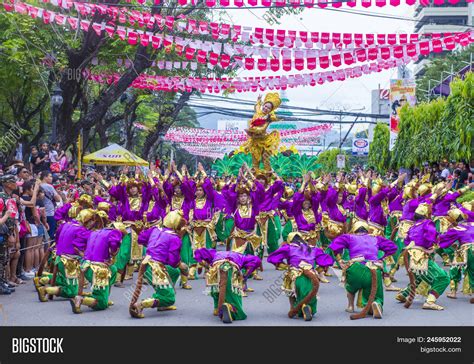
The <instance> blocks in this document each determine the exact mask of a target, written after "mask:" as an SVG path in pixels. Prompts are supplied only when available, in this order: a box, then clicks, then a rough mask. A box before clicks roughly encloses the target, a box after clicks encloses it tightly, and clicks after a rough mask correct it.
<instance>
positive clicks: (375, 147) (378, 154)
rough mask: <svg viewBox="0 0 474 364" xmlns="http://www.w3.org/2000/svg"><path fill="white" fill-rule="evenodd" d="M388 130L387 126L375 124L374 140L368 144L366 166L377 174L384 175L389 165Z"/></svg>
mask: <svg viewBox="0 0 474 364" xmlns="http://www.w3.org/2000/svg"><path fill="white" fill-rule="evenodd" d="M389 144H390V130H389V128H388V126H387V124H384V123H377V125H376V126H375V128H374V139H373V141H372V143H370V148H369V156H368V164H369V166H371V167H374V168H375V169H376V170H377V172H379V173H385V171H386V170H387V168H388V167H389V163H390V151H389Z"/></svg>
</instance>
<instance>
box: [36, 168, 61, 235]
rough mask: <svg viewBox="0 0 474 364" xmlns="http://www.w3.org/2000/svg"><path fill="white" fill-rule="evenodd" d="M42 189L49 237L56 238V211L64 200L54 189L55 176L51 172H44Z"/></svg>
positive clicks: (42, 174)
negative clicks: (57, 206)
mask: <svg viewBox="0 0 474 364" xmlns="http://www.w3.org/2000/svg"><path fill="white" fill-rule="evenodd" d="M40 179H41V189H42V190H43V191H44V196H45V198H44V208H45V211H46V221H47V223H48V225H49V229H48V235H49V236H50V237H54V233H55V232H56V220H55V219H54V212H55V211H56V205H60V204H61V202H62V200H61V196H60V195H59V193H57V192H56V189H55V188H54V187H53V185H52V182H53V175H52V173H51V172H49V171H43V172H41V174H40Z"/></svg>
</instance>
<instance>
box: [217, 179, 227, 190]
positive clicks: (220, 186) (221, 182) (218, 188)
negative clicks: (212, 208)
mask: <svg viewBox="0 0 474 364" xmlns="http://www.w3.org/2000/svg"><path fill="white" fill-rule="evenodd" d="M224 186H225V181H222V180H219V181H217V182H216V190H217V191H222V189H223V188H224Z"/></svg>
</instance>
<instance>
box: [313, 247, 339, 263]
mask: <svg viewBox="0 0 474 364" xmlns="http://www.w3.org/2000/svg"><path fill="white" fill-rule="evenodd" d="M311 255H312V256H313V257H314V260H315V261H316V264H317V265H319V266H321V267H330V266H331V265H333V264H334V259H333V257H331V256H330V255H329V254H326V253H325V252H324V251H323V250H322V249H321V248H318V247H315V248H313V251H312V254H311Z"/></svg>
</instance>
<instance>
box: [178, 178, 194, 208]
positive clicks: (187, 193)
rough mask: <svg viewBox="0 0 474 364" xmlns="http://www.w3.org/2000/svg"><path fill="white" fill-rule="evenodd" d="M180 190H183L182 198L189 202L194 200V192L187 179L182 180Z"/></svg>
mask: <svg viewBox="0 0 474 364" xmlns="http://www.w3.org/2000/svg"><path fill="white" fill-rule="evenodd" d="M181 192H183V195H184V199H185V200H186V202H187V203H191V202H192V201H194V193H193V190H192V188H191V185H190V183H189V181H186V180H185V181H183V183H181Z"/></svg>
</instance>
